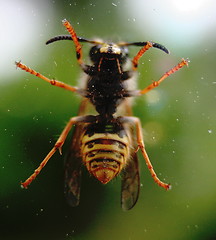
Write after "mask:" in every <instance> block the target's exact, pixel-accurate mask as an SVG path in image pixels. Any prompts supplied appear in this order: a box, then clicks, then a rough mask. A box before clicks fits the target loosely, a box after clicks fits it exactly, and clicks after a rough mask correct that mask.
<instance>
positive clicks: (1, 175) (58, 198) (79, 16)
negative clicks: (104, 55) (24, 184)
mask: <svg viewBox="0 0 216 240" xmlns="http://www.w3.org/2000/svg"><path fill="white" fill-rule="evenodd" d="M215 10H216V3H215V2H214V1H213V0H212V1H211V0H209V1H206V0H205V1H204V0H200V1H194V0H191V1H185V0H183V1H171V0H165V1H159V0H151V1H141V0H125V1H124V0H120V1H110V0H106V1H102V0H101V1H100V0H92V1H89V0H86V1H84V0H82V1H78V0H77V1H74V0H67V1H66V0H64V1H60V0H55V1H53V0H50V1H42V0H39V1H34V0H28V1H27V0H9V1H1V2H0V20H1V26H0V28H1V36H0V51H1V64H0V229H1V230H0V238H1V239H48V238H49V239H60V240H61V239H77V240H80V239H104V240H108V239H126V240H134V239H135V240H139V239H150V240H157V239H160V240H163V239H164V240H165V239H166V240H167V239H175V240H178V239H179V240H180V239H181V240H187V239H190V240H213V239H216V204H215V201H216V200H215V199H216V188H215V183H216V177H215V168H216V161H215V152H216V151H215V149H216V144H215V143H216V111H215V106H216V78H215V76H216V67H215V56H216V46H215V40H216V37H215V27H216V16H215ZM64 18H66V19H68V20H69V21H70V22H71V23H72V24H73V26H74V27H75V29H76V31H77V33H78V35H79V36H83V37H86V38H91V37H102V38H105V39H113V40H117V41H118V40H123V41H146V40H153V41H155V42H159V43H161V44H164V45H165V46H166V47H167V48H169V50H170V51H171V54H170V55H166V54H164V53H163V52H161V51H158V50H157V49H151V50H150V51H148V52H147V53H146V54H145V55H144V56H143V58H142V59H141V61H140V65H139V73H140V74H139V87H140V88H141V87H144V86H147V85H148V84H149V83H151V81H152V80H157V79H158V78H159V77H160V76H161V75H162V74H163V73H164V72H165V71H167V70H168V69H170V68H171V67H172V66H174V65H175V64H177V63H178V62H179V61H180V60H181V58H182V57H184V58H187V57H188V58H189V59H190V61H191V62H190V64H189V68H186V67H185V68H183V69H182V70H181V71H179V72H177V73H175V74H174V75H172V76H171V77H170V78H169V79H167V80H166V81H165V82H164V83H163V84H162V85H161V86H160V87H159V88H158V89H156V90H154V91H152V92H150V93H148V94H146V96H143V97H140V98H138V99H136V101H135V104H134V115H135V116H138V117H139V118H140V119H141V120H142V125H143V129H144V136H145V139H146V147H147V151H148V153H149V156H150V158H151V161H152V163H153V165H154V168H155V170H156V172H157V173H158V175H159V176H160V178H161V179H163V180H165V181H167V182H170V183H171V184H172V187H173V188H172V190H171V191H169V192H166V191H164V190H163V189H161V188H159V187H158V186H157V185H156V184H155V183H154V182H153V180H152V178H151V176H150V174H149V171H148V169H147V168H146V166H145V163H144V161H143V159H142V157H141V156H140V165H141V166H140V171H141V183H142V187H141V193H140V198H139V200H138V203H137V205H136V206H135V207H134V208H133V209H132V210H131V211H128V212H123V211H122V210H121V207H120V178H118V179H116V180H114V181H112V182H111V183H109V184H108V185H105V186H102V185H101V184H100V183H98V182H97V181H96V180H95V179H93V178H91V177H89V175H88V173H87V172H86V171H85V170H84V176H83V181H82V192H81V204H80V206H79V207H77V208H70V207H69V206H68V205H67V204H66V202H65V199H64V196H63V160H64V156H60V155H59V154H58V153H56V154H55V156H54V157H53V158H52V159H51V160H50V162H49V164H48V165H47V166H46V168H45V169H44V170H43V171H42V173H41V174H40V175H39V177H38V178H37V179H36V180H35V181H34V182H33V183H32V184H31V186H30V187H29V189H28V190H22V189H21V188H20V185H19V183H20V181H21V180H25V179H26V178H27V177H28V176H29V175H30V174H31V173H32V172H33V170H34V169H35V168H36V167H37V166H38V164H39V163H40V161H41V160H42V159H43V158H44V156H45V155H46V154H47V153H48V151H49V150H50V149H51V148H52V146H53V144H54V143H55V140H56V138H57V136H58V134H59V133H60V132H61V130H62V128H63V127H64V125H65V123H66V122H67V121H68V119H69V118H70V117H71V116H75V115H76V112H77V109H78V106H79V101H80V99H79V98H78V97H77V96H75V94H73V93H70V92H68V91H65V90H63V89H59V88H55V87H51V86H50V85H49V84H47V83H45V82H43V81H42V80H40V79H38V78H36V77H34V76H31V75H30V74H27V73H25V72H23V71H20V70H16V68H15V65H14V61H15V60H22V62H23V63H25V64H27V65H28V66H30V67H32V68H34V69H35V70H37V71H40V72H41V73H42V74H44V75H46V76H48V77H51V78H55V79H58V80H60V81H64V82H66V83H70V84H71V85H76V84H77V80H78V79H79V76H80V69H79V67H78V66H77V62H76V59H75V51H74V46H73V44H72V42H70V41H65V42H64V41H62V42H58V43H53V44H52V45H49V46H46V45H45V42H46V40H48V39H49V38H51V37H53V36H55V35H58V34H65V33H66V31H65V29H64V27H63V26H62V24H61V20H62V19H64ZM88 48H89V46H88V45H85V47H84V52H85V53H86V57H85V59H87V52H88ZM137 51H138V48H131V56H133V55H135V54H136V53H137ZM69 142H70V137H69V138H68V140H67V142H66V143H65V145H64V147H63V153H66V152H67V146H68V145H69Z"/></svg>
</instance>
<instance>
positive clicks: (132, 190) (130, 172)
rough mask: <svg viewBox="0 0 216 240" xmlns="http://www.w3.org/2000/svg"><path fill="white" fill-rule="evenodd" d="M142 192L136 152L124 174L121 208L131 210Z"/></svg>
mask: <svg viewBox="0 0 216 240" xmlns="http://www.w3.org/2000/svg"><path fill="white" fill-rule="evenodd" d="M139 191H140V177H139V166H138V158H137V154H136V153H135V152H134V153H133V155H132V156H131V159H130V161H129V162H128V163H127V165H126V167H125V168H124V170H123V173H122V187H121V206H122V209H123V210H129V209H131V208H132V207H133V206H134V205H135V204H136V202H137V199H138V197H139Z"/></svg>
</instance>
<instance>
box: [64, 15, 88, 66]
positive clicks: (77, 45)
mask: <svg viewBox="0 0 216 240" xmlns="http://www.w3.org/2000/svg"><path fill="white" fill-rule="evenodd" d="M62 23H63V25H64V26H65V27H66V28H67V31H68V32H69V33H70V35H71V37H72V39H73V42H74V45H75V48H76V54H77V61H78V63H79V64H80V65H82V64H83V60H82V45H81V44H80V43H79V40H78V38H77V35H76V32H75V30H74V28H73V27H72V26H71V24H70V23H69V22H68V21H67V20H66V19H64V20H63V21H62Z"/></svg>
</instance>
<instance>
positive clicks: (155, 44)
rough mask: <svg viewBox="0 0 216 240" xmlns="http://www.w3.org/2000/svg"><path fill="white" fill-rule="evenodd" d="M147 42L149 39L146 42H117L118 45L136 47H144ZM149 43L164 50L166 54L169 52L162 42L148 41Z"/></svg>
mask: <svg viewBox="0 0 216 240" xmlns="http://www.w3.org/2000/svg"><path fill="white" fill-rule="evenodd" d="M148 43H149V41H148V42H132V43H129V42H120V43H119V46H137V47H144V46H146V45H147V44H148ZM150 43H151V44H152V47H154V48H158V49H160V50H162V51H164V52H165V53H167V54H169V53H170V52H169V50H168V49H167V48H166V47H164V46H163V45H162V44H160V43H155V42H150Z"/></svg>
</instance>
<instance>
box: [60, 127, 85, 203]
mask: <svg viewBox="0 0 216 240" xmlns="http://www.w3.org/2000/svg"><path fill="white" fill-rule="evenodd" d="M82 129H83V126H82V125H81V124H79V125H78V126H76V127H75V129H74V133H73V136H72V144H71V146H70V149H69V152H68V154H67V156H66V159H65V172H64V174H65V176H64V177H65V183H64V193H65V197H66V199H67V201H68V203H69V204H70V205H71V206H72V207H75V206H78V205H79V200H80V186H81V167H82V158H81V155H80V141H79V140H80V137H79V136H80V134H81V133H82Z"/></svg>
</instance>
